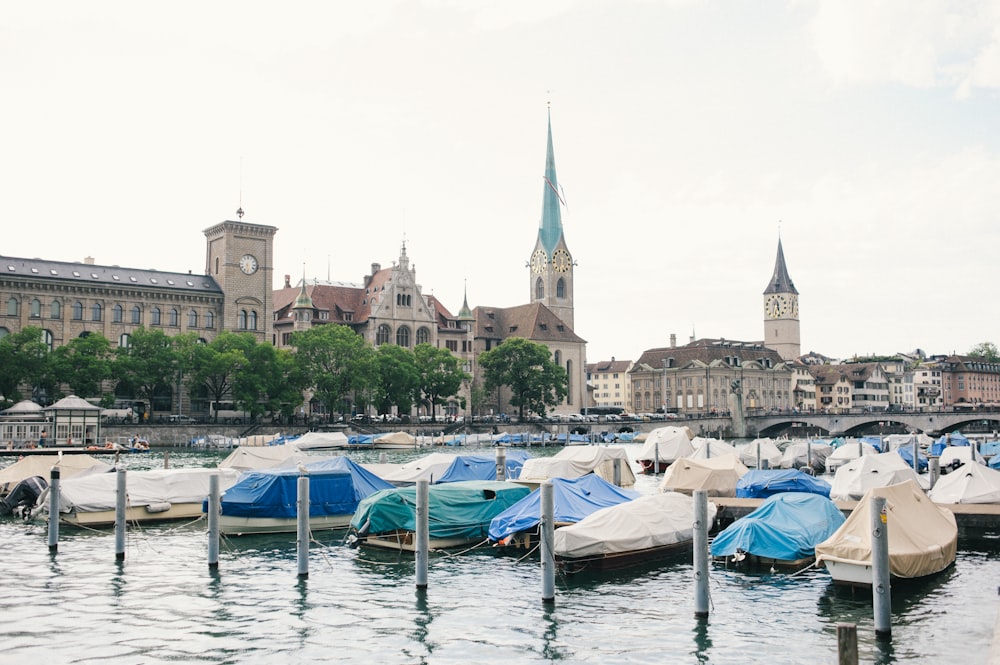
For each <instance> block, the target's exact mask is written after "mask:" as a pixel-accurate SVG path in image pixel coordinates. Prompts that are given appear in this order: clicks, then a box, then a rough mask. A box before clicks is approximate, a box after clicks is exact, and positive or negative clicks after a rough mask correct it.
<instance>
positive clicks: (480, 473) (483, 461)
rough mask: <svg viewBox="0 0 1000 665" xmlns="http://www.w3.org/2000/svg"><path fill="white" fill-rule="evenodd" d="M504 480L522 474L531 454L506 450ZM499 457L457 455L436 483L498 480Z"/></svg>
mask: <svg viewBox="0 0 1000 665" xmlns="http://www.w3.org/2000/svg"><path fill="white" fill-rule="evenodd" d="M505 452H506V453H507V454H506V455H505V456H504V460H505V461H504V467H505V471H504V473H505V475H504V480H510V479H515V478H517V477H518V476H520V475H521V468H522V467H523V466H524V463H525V462H526V461H528V460H529V459H531V455H529V454H528V453H527V451H524V450H509V451H505ZM496 479H497V458H496V456H495V455H455V458H454V459H453V460H452V461H451V464H450V465H449V466H448V468H447V469H445V470H444V472H443V473H441V475H440V476H438V478H437V479H436V480H435V481H434V482H436V483H454V482H456V481H459V480H496Z"/></svg>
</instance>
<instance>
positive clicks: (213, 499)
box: [208, 473, 221, 570]
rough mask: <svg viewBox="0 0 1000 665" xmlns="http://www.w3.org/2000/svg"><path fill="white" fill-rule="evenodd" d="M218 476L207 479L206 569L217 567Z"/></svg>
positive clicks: (213, 475) (219, 510) (214, 475)
mask: <svg viewBox="0 0 1000 665" xmlns="http://www.w3.org/2000/svg"><path fill="white" fill-rule="evenodd" d="M220 512H221V509H220V497H219V474H217V473H213V474H212V475H211V476H209V477H208V567H209V569H210V570H214V569H216V568H218V567H219V513H220Z"/></svg>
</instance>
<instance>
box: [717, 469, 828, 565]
mask: <svg viewBox="0 0 1000 665" xmlns="http://www.w3.org/2000/svg"><path fill="white" fill-rule="evenodd" d="M751 473H753V472H752V471H751ZM843 523H844V514H843V513H842V512H841V511H840V509H839V508H837V506H836V504H835V503H834V502H833V501H830V499H827V498H826V497H824V496H820V495H819V494H810V493H805V492H784V493H782V494H775V495H773V496H771V497H769V498H768V499H766V500H765V501H764V502H763V503H762V504H760V506H759V507H758V508H757V509H756V510H754V511H753V512H752V513H750V514H749V515H746V516H745V517H741V518H740V519H738V520H736V521H735V522H733V523H732V524H730V525H729V526H727V527H726V528H725V529H723V530H722V531H721V532H720V533H719V534H718V535H717V536H716V537H715V538H713V539H712V556H731V555H733V554H736V553H737V552H747V553H749V554H753V555H756V556H760V557H766V558H769V559H781V560H784V561H796V560H798V559H805V558H808V557H811V556H813V555H814V554H815V550H816V543H821V542H823V541H824V540H826V539H827V538H829V537H830V536H831V535H833V533H834V532H835V531H836V530H837V529H838V528H840V525H841V524H843Z"/></svg>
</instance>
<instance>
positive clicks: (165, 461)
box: [163, 450, 170, 469]
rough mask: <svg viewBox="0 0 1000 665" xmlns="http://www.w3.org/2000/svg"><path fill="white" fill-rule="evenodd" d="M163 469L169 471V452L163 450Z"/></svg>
mask: <svg viewBox="0 0 1000 665" xmlns="http://www.w3.org/2000/svg"><path fill="white" fill-rule="evenodd" d="M163 468H164V469H169V468H170V451H169V450H164V451H163Z"/></svg>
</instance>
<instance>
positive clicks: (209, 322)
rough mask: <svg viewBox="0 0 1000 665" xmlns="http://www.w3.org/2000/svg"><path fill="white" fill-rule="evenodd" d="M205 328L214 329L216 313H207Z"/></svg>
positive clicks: (209, 311)
mask: <svg viewBox="0 0 1000 665" xmlns="http://www.w3.org/2000/svg"><path fill="white" fill-rule="evenodd" d="M205 327H206V328H214V327H215V312H213V311H212V310H208V311H207V312H205Z"/></svg>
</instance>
